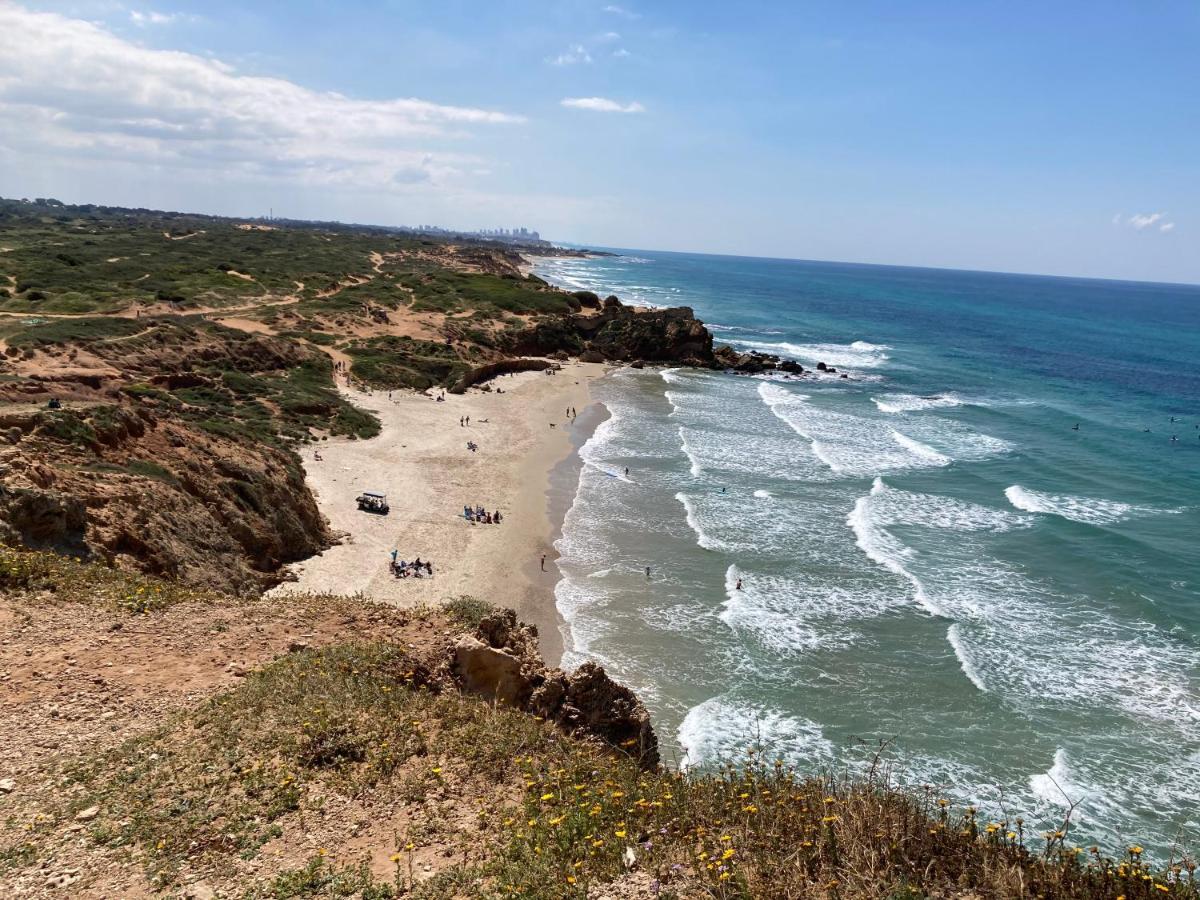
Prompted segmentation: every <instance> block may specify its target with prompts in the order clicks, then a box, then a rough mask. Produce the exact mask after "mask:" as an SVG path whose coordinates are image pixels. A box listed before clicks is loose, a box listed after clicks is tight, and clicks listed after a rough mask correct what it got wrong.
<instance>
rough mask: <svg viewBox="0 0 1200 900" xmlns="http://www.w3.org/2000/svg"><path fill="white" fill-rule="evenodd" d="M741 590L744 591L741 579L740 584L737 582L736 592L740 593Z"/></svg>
mask: <svg viewBox="0 0 1200 900" xmlns="http://www.w3.org/2000/svg"><path fill="white" fill-rule="evenodd" d="M741 589H742V579H740V578H739V579H738V582H737V587H735V588H734V590H735V591H740V590H741Z"/></svg>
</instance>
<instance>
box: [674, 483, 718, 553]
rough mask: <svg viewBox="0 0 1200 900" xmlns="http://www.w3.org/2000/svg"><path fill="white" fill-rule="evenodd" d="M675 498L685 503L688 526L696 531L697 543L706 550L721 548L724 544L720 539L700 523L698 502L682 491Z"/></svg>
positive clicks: (684, 508)
mask: <svg viewBox="0 0 1200 900" xmlns="http://www.w3.org/2000/svg"><path fill="white" fill-rule="evenodd" d="M675 499H676V500H678V501H679V502H680V503H682V504H683V510H684V515H685V517H686V519H687V523H688V528H690V529H692V531H694V532H695V533H696V543H697V544H698V545H699V546H701V547H703V548H704V549H705V550H720V549H722V546H723V545H722V544H721V542H720V541H716V540H714V539H713V538H712V537H710V536H709V534H708V532H707V531H705V530H704V526H703V525H701V524H700V518H699V516H698V515H697V513H696V504H695V502H693V500H692V498H691V497H689V496H688V495H687V494H685V493H683V491H680V492H679V493H677V494H676V495H675Z"/></svg>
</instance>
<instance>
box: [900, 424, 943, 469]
mask: <svg viewBox="0 0 1200 900" xmlns="http://www.w3.org/2000/svg"><path fill="white" fill-rule="evenodd" d="M892 438H893V439H894V440H895V441H896V443H897V444H899V445H900V446H901V447H903V448H904V449H905V450H907V451H909V452H910V453H912V454H913V455H914V456H919V457H920V458H921V459H923V460H926V461H927V462H929V463H930V464H931V465H934V466H948V465H950V463H952V462H954V460H952V459H951V458H950V457H948V456H946V455H945V454H944V453H938V452H937V451H936V450H934V449H933V448H932V447H930V446H929V445H928V444H922V443H921V442H920V441H918V440H914V439H913V438H910V437H909V436H908V435H907V434H902V433H901V432H899V431H896V429H894V428H893V429H892Z"/></svg>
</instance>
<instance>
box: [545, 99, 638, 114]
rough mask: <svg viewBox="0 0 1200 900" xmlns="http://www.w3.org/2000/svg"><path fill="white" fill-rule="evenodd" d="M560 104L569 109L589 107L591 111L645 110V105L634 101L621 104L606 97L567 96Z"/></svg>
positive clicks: (619, 111) (636, 111)
mask: <svg viewBox="0 0 1200 900" xmlns="http://www.w3.org/2000/svg"><path fill="white" fill-rule="evenodd" d="M562 105H563V106H566V107H569V108H571V109H589V110H592V111H593V112H615V113H640V112H645V111H646V107H644V106H642V104H640V103H638V102H636V101H634V102H633V103H625V104H621V103H618V102H617V101H616V100H609V99H608V98H607V97H567V98H566V99H564V100H563V101H562Z"/></svg>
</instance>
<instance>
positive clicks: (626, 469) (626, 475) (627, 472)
mask: <svg viewBox="0 0 1200 900" xmlns="http://www.w3.org/2000/svg"><path fill="white" fill-rule="evenodd" d="M625 477H626V478H628V477H629V466H626V467H625Z"/></svg>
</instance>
